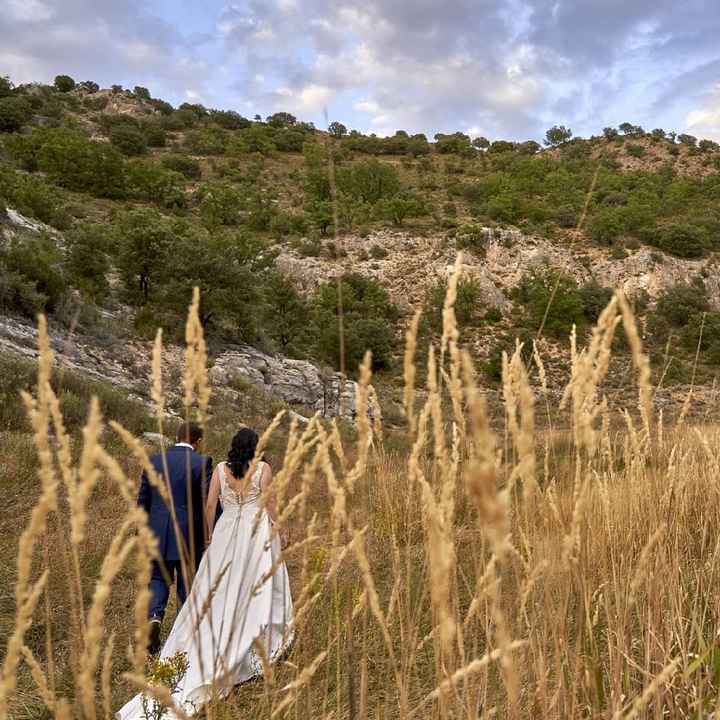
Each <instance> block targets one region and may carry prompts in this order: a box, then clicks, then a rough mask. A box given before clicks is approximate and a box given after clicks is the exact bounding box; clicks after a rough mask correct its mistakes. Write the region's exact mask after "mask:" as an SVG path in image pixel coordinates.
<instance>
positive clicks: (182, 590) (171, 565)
mask: <svg viewBox="0 0 720 720" xmlns="http://www.w3.org/2000/svg"><path fill="white" fill-rule="evenodd" d="M173 581H174V582H175V591H176V592H177V601H178V602H177V605H178V607H177V609H178V611H179V610H180V608H181V607H182V605H183V603H184V602H185V598H186V597H187V588H186V587H185V578H184V577H183V572H182V564H181V562H180V561H179V560H166V559H164V558H161V559H160V560H156V561H154V562H153V568H152V575H151V576H150V586H149V588H150V594H151V597H150V605H149V610H148V617H149V618H157V619H158V620H162V619H163V617H165V608H166V607H167V604H168V599H169V597H170V585H171V584H172V583H173Z"/></svg>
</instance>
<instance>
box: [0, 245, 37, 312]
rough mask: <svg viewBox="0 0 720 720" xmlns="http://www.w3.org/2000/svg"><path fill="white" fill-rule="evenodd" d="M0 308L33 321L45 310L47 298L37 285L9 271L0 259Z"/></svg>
mask: <svg viewBox="0 0 720 720" xmlns="http://www.w3.org/2000/svg"><path fill="white" fill-rule="evenodd" d="M0 270H1V271H2V272H0V307H2V308H3V309H4V310H8V311H10V312H18V313H20V314H21V315H24V316H25V317H27V318H30V319H32V320H35V319H36V318H37V315H38V313H41V312H43V310H45V306H46V304H47V301H48V299H47V297H46V296H45V295H43V294H42V293H41V292H38V289H37V284H36V283H34V282H33V281H32V280H30V279H28V278H27V277H25V276H24V275H23V274H21V273H19V272H14V271H9V270H8V269H7V268H6V267H5V266H4V263H3V262H2V260H1V259H0Z"/></svg>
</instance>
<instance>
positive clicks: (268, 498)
mask: <svg viewBox="0 0 720 720" xmlns="http://www.w3.org/2000/svg"><path fill="white" fill-rule="evenodd" d="M270 483H272V470H271V469H270V466H269V465H268V464H267V463H266V462H264V463H263V464H262V474H261V475H260V490H261V492H262V494H263V497H264V498H265V512H267V514H268V515H269V516H270V520H272V521H273V522H275V521H276V520H277V510H276V507H275V495H274V494H273V493H269V492H268V488H269V487H270Z"/></svg>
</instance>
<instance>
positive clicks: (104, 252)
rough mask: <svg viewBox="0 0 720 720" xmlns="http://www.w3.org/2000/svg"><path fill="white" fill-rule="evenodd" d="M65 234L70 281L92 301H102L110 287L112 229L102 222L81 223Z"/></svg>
mask: <svg viewBox="0 0 720 720" xmlns="http://www.w3.org/2000/svg"><path fill="white" fill-rule="evenodd" d="M66 238H67V243H68V253H67V270H68V279H69V281H70V283H71V284H72V285H73V287H75V288H77V289H78V290H80V291H81V292H82V293H83V295H85V296H86V297H88V298H90V299H91V300H92V301H93V302H96V303H99V302H102V301H103V300H104V299H105V298H106V296H107V293H108V289H109V285H108V280H107V276H108V273H109V272H110V261H109V259H108V249H109V247H110V234H109V232H108V231H107V229H106V228H105V227H104V226H102V225H96V224H90V223H82V224H79V225H76V226H75V227H74V228H73V230H72V232H70V233H68V234H67V236H66Z"/></svg>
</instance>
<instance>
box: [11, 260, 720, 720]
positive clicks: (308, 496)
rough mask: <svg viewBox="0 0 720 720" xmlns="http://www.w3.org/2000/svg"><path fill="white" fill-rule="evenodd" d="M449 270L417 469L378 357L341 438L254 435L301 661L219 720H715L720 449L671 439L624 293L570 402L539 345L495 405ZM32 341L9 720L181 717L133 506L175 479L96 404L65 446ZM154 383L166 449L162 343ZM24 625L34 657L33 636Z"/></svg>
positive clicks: (580, 344)
mask: <svg viewBox="0 0 720 720" xmlns="http://www.w3.org/2000/svg"><path fill="white" fill-rule="evenodd" d="M461 268H462V264H461V259H460V258H458V262H457V263H456V266H455V270H454V273H453V275H452V277H451V279H450V282H449V284H448V295H447V298H446V301H445V304H444V307H443V332H442V335H441V337H440V339H439V343H438V344H437V345H432V344H431V346H430V348H429V350H428V355H427V373H426V378H427V380H426V384H425V387H424V388H418V387H416V380H417V376H418V374H417V368H416V357H415V356H416V351H417V333H418V328H419V323H420V316H419V314H416V315H415V316H414V317H413V319H412V321H411V323H410V327H409V329H408V332H407V336H406V338H407V345H406V352H405V357H404V365H403V371H404V380H405V387H404V390H403V406H404V410H405V416H406V421H407V422H406V426H405V428H404V429H403V431H402V434H404V435H405V437H404V443H405V446H407V447H408V450H407V451H404V450H401V451H398V450H394V449H392V447H391V443H390V442H389V440H391V439H394V436H392V435H391V434H390V433H389V432H388V430H387V429H383V428H382V427H381V421H380V416H379V402H378V400H377V394H376V392H375V389H374V387H373V384H372V377H371V372H370V368H371V358H370V357H369V356H367V357H366V358H365V360H364V362H363V365H362V366H361V368H360V373H359V382H358V385H357V398H356V408H357V423H356V426H355V428H353V429H352V432H348V430H347V428H346V427H345V426H344V423H343V422H337V421H335V422H329V421H326V420H325V419H323V418H321V417H319V416H316V417H314V418H312V419H311V420H310V421H309V422H308V423H307V424H306V425H305V426H304V427H303V428H300V427H299V425H298V423H297V422H296V421H294V420H291V421H290V423H289V427H288V426H287V424H284V423H283V418H282V415H277V416H275V417H274V418H270V417H268V418H266V419H265V420H264V422H263V427H261V428H259V429H260V430H261V431H262V433H261V435H262V439H261V442H260V445H259V448H258V453H257V456H256V458H255V460H254V462H253V463H252V465H251V468H250V469H249V471H248V475H247V476H246V477H245V478H243V482H247V481H248V478H249V477H250V475H251V473H252V472H253V470H254V468H255V467H256V464H257V462H258V461H259V459H260V457H261V455H262V453H263V452H264V451H266V450H267V448H269V447H271V444H272V443H273V442H274V440H275V439H276V438H278V437H279V436H282V439H283V442H282V444H283V446H284V451H283V453H282V457H281V458H280V459H279V461H276V462H273V467H274V470H275V473H274V474H275V479H274V481H273V483H272V484H271V486H270V489H269V490H268V491H267V492H266V493H265V494H264V496H263V498H262V502H264V503H269V502H272V503H274V504H275V506H276V508H277V523H276V525H275V528H274V532H280V531H282V530H286V529H289V530H290V531H291V537H292V542H291V543H290V545H289V546H288V547H287V548H286V550H285V551H284V553H283V558H284V559H285V561H286V562H287V563H288V565H289V568H290V573H291V581H292V586H293V599H294V606H295V618H294V624H293V631H294V635H295V643H294V646H293V649H292V651H291V653H290V654H289V655H288V656H287V657H286V658H284V659H283V660H282V661H281V662H279V663H278V664H276V665H271V663H270V658H268V657H266V655H265V654H263V649H262V647H258V648H257V652H258V657H259V659H260V662H261V664H262V665H263V667H264V674H265V681H264V682H263V683H257V684H254V685H253V686H251V687H247V688H242V689H241V690H240V691H239V692H238V693H233V694H231V696H230V697H229V698H227V699H225V700H220V699H219V700H218V701H217V702H213V704H212V706H211V708H209V710H208V713H209V714H208V717H213V718H218V719H219V720H220V719H222V718H225V717H238V718H250V717H253V718H256V717H266V718H288V719H289V718H294V719H297V720H300V718H306V717H313V718H315V717H316V718H321V719H323V720H330V718H335V719H337V718H339V717H348V718H362V719H363V720H364V719H365V718H383V719H387V720H389V719H391V718H393V719H395V718H397V719H398V720H408V719H409V718H419V717H422V718H442V719H443V720H445V719H451V718H453V719H454V718H462V719H463V720H465V719H469V718H478V717H479V718H491V717H494V718H499V717H517V718H521V717H523V718H524V717H538V718H548V719H551V720H554V719H556V718H557V719H558V720H559V719H564V718H575V717H593V718H596V717H597V718H608V719H609V718H641V717H648V718H650V717H653V718H657V717H701V716H707V715H703V714H704V713H707V712H710V711H712V710H713V709H714V708H715V704H716V697H717V694H718V692H719V691H720V687H718V678H717V676H716V674H714V670H713V668H714V667H715V657H716V655H715V652H716V651H715V650H714V648H715V637H716V634H717V626H718V621H719V620H720V605H718V603H717V601H716V600H715V597H716V592H715V588H716V587H717V580H718V576H717V570H716V568H717V558H718V557H719V556H720V540H718V538H717V531H716V530H717V526H718V524H719V523H720V493H718V492H717V491H716V487H717V474H718V472H720V458H719V457H718V453H717V451H716V447H717V444H718V441H719V440H720V433H719V432H718V431H717V429H716V428H715V427H713V426H708V425H703V426H698V427H696V428H685V427H673V428H665V427H664V426H663V418H662V416H661V414H660V413H656V412H655V408H654V406H653V400H654V391H653V388H652V387H651V384H650V365H649V360H648V358H647V356H646V354H645V352H644V350H643V348H642V343H641V339H640V334H639V332H638V329H637V326H636V324H635V321H634V318H633V316H632V311H631V309H630V307H629V305H628V303H627V301H626V300H625V299H624V298H623V296H622V295H620V294H619V295H618V296H617V297H616V298H614V299H613V300H612V302H611V303H610V304H609V306H608V307H607V308H606V310H605V311H604V312H603V313H602V314H601V316H600V319H599V321H598V324H597V327H596V328H595V329H594V330H593V331H592V333H590V335H589V336H588V338H587V339H583V338H580V337H578V336H577V335H576V334H575V333H573V336H572V338H571V347H570V368H569V373H568V378H567V387H566V388H565V390H564V392H563V393H562V394H561V395H557V394H556V393H555V389H554V388H552V387H551V386H550V383H549V379H548V373H547V369H546V363H545V360H544V358H543V357H542V353H543V347H544V346H543V343H542V342H541V341H540V340H539V339H538V340H536V342H535V343H534V345H533V348H532V363H533V366H534V369H533V370H532V372H531V368H528V367H526V365H525V363H524V361H523V355H522V352H521V348H520V347H519V346H518V347H517V348H516V351H515V352H514V353H513V354H512V355H511V356H506V357H505V358H504V359H503V382H502V401H501V403H499V405H497V406H493V405H492V404H491V403H490V402H489V400H488V397H487V396H486V393H485V391H484V389H483V387H482V384H481V381H480V380H479V377H478V374H477V373H476V370H475V366H474V362H473V358H472V357H471V355H470V353H469V352H468V351H467V350H466V349H464V348H463V347H462V344H461V337H460V333H459V330H458V326H457V322H456V319H455V314H454V301H455V293H456V289H457V282H458V280H459V276H460V272H461ZM199 307H200V297H199V294H198V293H195V294H194V296H193V303H192V306H191V308H190V312H189V316H188V323H187V332H186V339H187V351H186V355H185V370H184V374H183V382H184V388H185V396H184V399H185V412H186V416H187V417H188V418H192V419H198V420H200V421H201V422H203V423H205V424H206V425H207V427H208V437H209V438H210V440H211V442H212V441H213V435H214V433H218V434H220V433H223V434H224V436H227V434H228V429H227V428H224V427H223V428H218V427H217V426H216V425H214V423H215V422H216V419H215V415H214V410H215V406H214V403H215V400H214V399H213V397H212V395H211V387H210V383H209V381H208V377H207V367H206V366H207V348H206V346H205V341H204V337H203V332H202V324H201V323H200V320H199V318H200V314H199ZM620 324H622V326H623V328H624V331H625V335H626V336H627V339H628V344H629V347H630V358H631V362H632V364H633V367H634V368H635V372H636V382H637V395H635V393H634V391H633V396H632V397H628V399H627V402H626V403H625V405H626V407H625V408H623V407H611V405H610V403H609V401H608V400H607V398H606V397H605V392H604V384H605V383H606V381H607V377H608V372H609V368H610V366H611V363H612V362H613V361H614V359H613V338H614V336H615V334H616V332H617V330H618V327H619V326H620ZM39 329H40V333H39V338H40V340H39V344H40V356H39V357H40V359H39V368H38V382H37V387H36V390H35V393H34V394H33V396H30V395H27V396H26V397H25V404H26V407H27V412H28V417H29V420H30V424H31V427H32V432H33V440H34V445H35V453H36V467H37V487H36V491H35V493H34V495H35V497H36V502H35V504H34V506H33V508H32V509H31V511H30V512H29V514H28V516H27V519H26V524H25V526H24V528H23V529H22V530H20V531H19V532H18V533H17V536H16V538H15V539H16V540H17V556H16V559H15V568H16V569H15V588H14V604H15V607H14V615H13V617H12V619H11V622H10V623H9V630H8V632H7V638H6V641H5V644H4V656H3V660H2V667H1V669H0V720H5V718H10V717H12V718H16V717H17V718H23V719H24V718H26V717H30V716H31V715H32V714H33V713H34V714H35V715H40V714H42V713H44V714H45V715H46V716H52V717H55V718H62V719H63V720H70V718H82V719H83V720H95V719H96V718H97V717H103V718H108V717H111V716H112V712H114V710H115V709H117V707H118V706H119V705H120V704H122V703H123V702H124V701H126V700H127V699H128V697H129V696H130V695H131V694H132V693H134V692H136V691H137V690H138V688H140V689H142V690H144V691H145V692H146V693H148V694H149V695H151V696H152V697H153V698H155V699H156V700H157V701H158V702H159V703H161V704H163V705H166V706H169V707H172V706H173V703H174V701H173V698H172V697H171V695H170V693H169V692H168V691H167V689H166V688H165V689H164V688H163V687H162V686H160V685H157V684H153V683H151V682H150V680H149V678H148V677H147V676H146V652H145V646H146V642H147V626H146V623H145V617H146V613H147V604H148V599H149V598H148V592H147V583H148V579H149V573H150V567H151V562H152V559H153V558H154V557H155V554H156V541H155V538H154V536H153V535H152V533H150V531H149V530H148V528H147V524H146V518H145V516H144V513H143V511H141V510H139V509H138V508H137V506H136V504H135V497H136V492H137V483H138V473H139V472H140V470H142V469H144V470H145V472H146V473H147V475H148V478H149V480H150V482H151V483H153V484H154V485H155V487H157V488H158V490H159V492H160V493H163V494H164V495H165V496H166V497H167V493H166V488H165V485H164V481H163V478H162V476H161V475H160V474H158V473H156V472H155V471H154V470H153V468H152V466H151V464H150V462H149V458H148V453H147V450H146V448H145V447H144V446H143V443H142V442H141V441H139V440H138V439H137V438H135V437H133V435H132V434H131V433H129V432H128V431H126V430H125V429H124V428H123V427H122V424H121V419H120V418H108V419H107V421H109V423H108V424H109V425H110V427H111V428H112V430H113V432H112V433H107V432H105V423H106V420H104V419H103V417H102V412H101V408H100V406H99V404H98V403H97V402H94V403H93V404H92V405H91V407H90V412H89V415H88V419H87V424H86V427H85V429H84V431H83V432H82V433H81V434H79V435H77V436H71V435H70V434H69V433H68V431H67V430H66V428H65V424H64V420H63V417H62V412H61V404H60V403H59V402H58V399H57V397H55V394H54V392H53V389H52V384H51V368H52V362H53V360H52V353H51V351H50V347H49V342H48V339H47V333H46V327H45V324H44V321H43V320H41V321H40V327H39ZM621 362H626V360H625V359H622V360H621ZM152 370H153V373H152V378H151V381H150V382H151V389H150V395H151V397H152V401H153V406H154V411H155V414H156V419H157V424H158V428H159V430H160V432H162V428H163V425H164V422H165V419H166V418H165V408H166V404H165V400H164V398H163V384H162V374H163V356H162V336H161V334H158V336H157V338H156V342H155V345H154V350H153V361H152ZM688 397H689V398H690V396H688ZM211 401H212V402H211ZM687 402H688V403H689V402H690V399H688V401H687ZM370 408H372V412H373V415H372V417H371V416H370V414H369V409H370ZM223 417H227V415H223ZM687 417H688V414H687V412H685V413H684V414H683V419H685V418H687ZM244 420H245V419H244V418H237V423H238V424H240V422H241V421H244ZM229 430H232V428H230V429H229ZM273 447H275V445H273ZM218 450H220V451H221V450H222V448H218ZM274 460H275V459H274ZM128 468H132V472H131V473H130V472H129V471H128ZM168 499H169V498H168ZM96 508H102V509H103V510H104V513H105V518H106V519H105V522H106V523H107V527H106V528H104V532H102V533H101V532H99V531H98V527H97V524H96V523H95V522H94V521H93V518H94V515H95V509H96ZM110 509H111V510H110ZM276 567H277V566H275V567H273V568H271V570H270V572H269V573H268V577H269V575H270V574H272V573H273V572H275V570H276ZM268 577H266V578H263V579H264V580H267V579H268ZM43 599H44V605H43V602H42V601H43ZM43 607H44V610H43ZM206 609H207V603H206V604H205V605H204V606H203V607H199V608H197V609H196V610H197V616H196V621H199V619H200V617H202V615H203V614H204V613H205V612H206ZM34 622H36V623H40V622H42V623H43V630H42V633H41V637H38V635H37V634H36V633H30V632H28V631H29V630H30V629H31V628H32V625H33V623H34ZM68 628H70V629H71V631H68ZM70 635H72V636H74V637H72V638H71V637H69V636H70ZM224 689H225V688H223V687H222V686H221V685H220V686H219V687H218V691H219V693H218V695H219V697H220V696H221V695H222V694H223V693H222V692H221V691H223V690H224ZM27 707H30V708H32V711H30V712H25V710H24V709H25V708H27ZM174 710H175V712H176V713H177V715H178V716H179V717H183V714H182V711H181V710H180V709H178V708H175V709H174Z"/></svg>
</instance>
